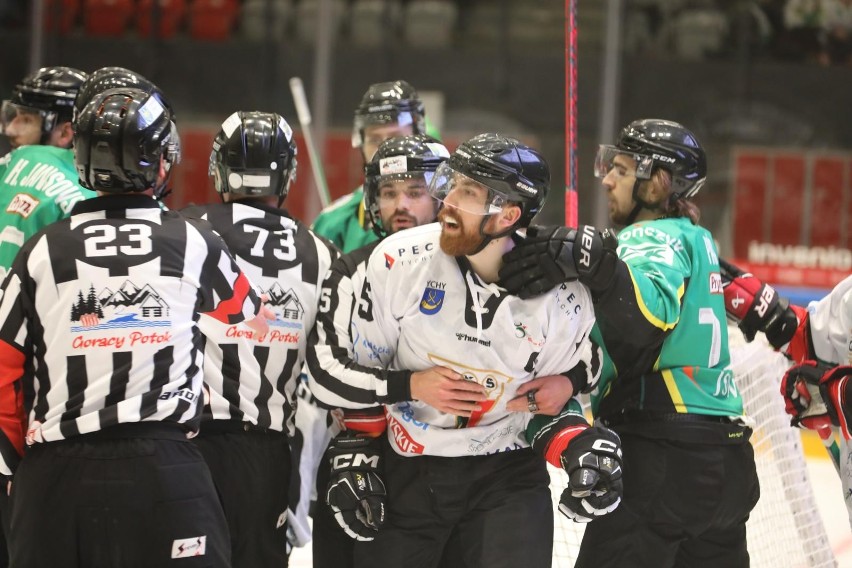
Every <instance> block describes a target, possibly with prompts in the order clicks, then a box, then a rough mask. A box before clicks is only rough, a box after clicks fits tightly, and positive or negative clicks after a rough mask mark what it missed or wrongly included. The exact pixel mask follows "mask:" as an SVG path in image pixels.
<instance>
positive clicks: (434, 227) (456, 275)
mask: <svg viewBox="0 0 852 568" xmlns="http://www.w3.org/2000/svg"><path fill="white" fill-rule="evenodd" d="M440 232H441V228H440V225H438V224H437V223H434V224H430V225H425V226H422V227H418V228H415V229H410V230H406V231H402V232H400V233H397V234H395V235H393V236H391V237H388V238H387V239H385V240H384V241H383V242H382V243H381V244H380V245H378V246H377V247H376V249H375V251H374V252H373V254H372V256H371V257H370V260H369V262H368V267H367V276H366V280H365V282H364V293H362V294H361V298H362V300H364V299H366V305H364V306H362V307H363V309H357V310H354V313H353V316H352V330H351V334H352V339H353V344H354V350H355V352H354V358H355V362H356V363H358V364H359V365H362V366H364V367H359V368H357V369H354V368H347V369H346V371H348V374H347V375H346V376H345V379H343V380H342V381H341V385H342V386H341V389H340V391H339V392H338V394H341V395H343V396H339V397H335V398H336V400H334V401H326V402H331V403H332V404H338V405H340V406H344V407H350V408H360V407H363V406H367V405H368V404H367V402H368V401H367V400H366V399H364V398H361V397H358V396H354V397H352V394H353V393H358V392H359V391H360V392H371V393H372V401H373V402H372V404H375V403H376V402H383V403H385V404H386V405H387V413H388V437H389V439H390V442H391V446H392V447H393V448H394V450H395V451H396V452H397V453H400V454H403V455H420V454H427V455H436V456H467V455H485V454H491V453H496V452H501V451H508V450H514V449H518V448H524V447H528V446H529V443H528V442H527V440H526V437H525V429H526V426H527V424H528V422H529V420H530V418H531V417H532V415H531V414H528V413H515V412H509V411H507V410H506V403H507V402H508V401H509V400H511V399H512V398H513V397H515V392H516V391H517V389H518V387H519V386H520V385H521V384H523V383H524V382H526V381H529V380H531V379H533V378H535V377H537V376H546V375H553V374H561V373H565V372H567V371H569V370H570V369H572V368H573V367H575V366H576V365H578V364H580V363H584V364H585V366H586V368H592V367H593V365H592V364H591V358H592V345H591V342H590V341H589V332H590V330H591V328H592V325H593V324H594V311H593V306H592V302H591V296H590V294H589V292H588V290H587V289H586V288H585V287H584V286H582V285H581V284H579V283H576V282H573V283H569V284H565V285H562V286H560V287H557V288H554V289H553V290H551V291H550V292H549V293H547V294H543V295H541V296H539V297H536V298H533V299H529V300H521V299H520V298H518V297H516V296H511V295H508V294H507V293H506V292H505V290H503V289H502V288H500V287H499V286H497V285H495V284H486V283H484V282H482V281H481V280H480V279H479V277H477V276H476V274H474V272H473V271H472V269H471V267H470V264H469V262H468V261H467V259H466V258H464V257H460V258H455V257H451V256H448V255H446V254H444V253H443V252H441V250H440V246H439V244H438V241H439V237H440ZM436 365H442V366H446V367H449V368H452V369H454V370H455V371H457V372H459V373H461V374H462V375H464V377H465V378H466V380H471V381H476V382H478V383H479V384H481V385H483V386H484V387H485V389H486V392H487V393H488V400H486V401H484V402H482V403H480V406H481V407H482V410H481V411H480V412H476V413H474V414H473V415H472V416H471V417H470V418H461V417H458V416H455V415H451V414H446V413H443V412H440V411H438V410H436V409H435V408H433V407H431V406H429V405H427V404H425V403H422V402H419V401H408V400H394V399H395V398H398V396H399V395H398V393H399V392H408V391H409V386H408V385H404V386H403V387H402V388H400V386H399V385H394V384H392V383H393V381H395V380H401V377H404V379H403V380H406V381H408V380H409V377H408V376H404V375H400V374H399V373H393V372H387V371H384V370H383V369H394V370H400V369H405V370H410V371H419V370H424V369H428V368H430V367H433V366H436ZM370 367H373V369H370ZM375 367H380V368H379V369H376V368H375ZM314 394H315V395H317V396H319V394H318V393H317V392H315V393H314ZM347 396H350V397H352V398H361V401H360V402H359V403H355V404H352V403H349V402H348V401H347V399H346V397H347Z"/></svg>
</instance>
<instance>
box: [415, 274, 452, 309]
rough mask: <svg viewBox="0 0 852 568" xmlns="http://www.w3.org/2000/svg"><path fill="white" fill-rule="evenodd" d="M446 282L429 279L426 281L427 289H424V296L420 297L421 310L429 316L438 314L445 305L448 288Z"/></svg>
mask: <svg viewBox="0 0 852 568" xmlns="http://www.w3.org/2000/svg"><path fill="white" fill-rule="evenodd" d="M446 286H447V285H446V284H445V283H444V282H437V281H434V280H429V281H428V282H426V289H425V290H424V291H423V297H422V298H421V299H420V311H421V312H422V313H424V314H426V315H427V316H431V315H434V314H437V313H438V312H439V311H441V308H443V307H444V294H445V293H446V292H445V290H444V288H446Z"/></svg>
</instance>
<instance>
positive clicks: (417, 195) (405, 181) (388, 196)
mask: <svg viewBox="0 0 852 568" xmlns="http://www.w3.org/2000/svg"><path fill="white" fill-rule="evenodd" d="M434 175H435V174H434V172H405V173H396V174H389V175H383V176H379V178H378V179H377V180H376V188H377V191H376V193H377V195H376V198H377V200H378V202H379V205H382V206H383V205H391V204H394V203H396V202H397V200H398V199H399V198H400V197H403V196H404V197H405V198H406V199H408V200H409V201H418V200H421V199H429V198H430V197H431V196H430V194H429V184H430V183H431V181H432V178H433V177H434ZM397 182H402V183H397Z"/></svg>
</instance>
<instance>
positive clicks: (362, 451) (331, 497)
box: [326, 433, 387, 540]
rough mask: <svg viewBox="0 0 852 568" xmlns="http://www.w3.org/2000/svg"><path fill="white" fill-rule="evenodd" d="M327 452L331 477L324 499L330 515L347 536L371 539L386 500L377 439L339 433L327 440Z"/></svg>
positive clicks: (374, 533)
mask: <svg viewBox="0 0 852 568" xmlns="http://www.w3.org/2000/svg"><path fill="white" fill-rule="evenodd" d="M328 453H329V456H330V459H329V461H330V464H329V465H330V466H331V478H330V481H329V483H328V492H327V493H326V502H327V503H328V506H329V507H331V510H332V511H334V518H335V519H336V520H337V522H338V524H339V525H340V526H341V527H342V528H343V530H344V531H345V532H346V534H348V535H349V536H350V537H352V538H354V539H356V540H373V539H374V538H375V537H376V533H377V532H378V531H379V529H380V528H381V527H382V525H383V524H384V523H385V501H386V500H387V494H386V492H385V484H384V482H383V481H382V478H381V469H382V467H381V466H382V462H383V461H384V456H383V455H382V451H381V446H380V445H379V439H378V438H367V437H357V436H353V435H351V434H347V433H343V434H341V435H340V436H338V437H337V438H335V439H333V440H332V441H331V446H330V447H329V450H328Z"/></svg>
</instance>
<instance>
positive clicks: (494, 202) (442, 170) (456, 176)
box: [429, 162, 507, 215]
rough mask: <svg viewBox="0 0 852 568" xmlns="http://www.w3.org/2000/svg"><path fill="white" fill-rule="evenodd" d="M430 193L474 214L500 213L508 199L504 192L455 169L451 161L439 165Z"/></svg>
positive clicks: (452, 205) (440, 199) (449, 204)
mask: <svg viewBox="0 0 852 568" xmlns="http://www.w3.org/2000/svg"><path fill="white" fill-rule="evenodd" d="M429 194H430V195H431V196H432V197H433V198H434V199H437V200H438V201H440V202H441V203H443V204H444V205H448V206H450V207H455V208H456V209H460V210H461V211H464V212H466V213H471V214H473V215H494V214H495V213H499V212H500V211H501V210H502V209H503V206H504V205H505V204H506V201H507V200H506V197H505V196H504V195H503V194H502V193H499V192H497V191H495V190H494V189H492V188H490V187H488V186H486V185H484V184H482V183H480V182H478V181H476V180H474V179H473V178H470V177H468V176H466V175H465V174H463V173H461V172H459V171H457V170H455V169H453V168H452V167H450V163H449V162H444V163H442V164H441V165H440V166H438V169H437V170H436V171H435V175H434V176H433V177H432V182H431V183H430V184H429Z"/></svg>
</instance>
